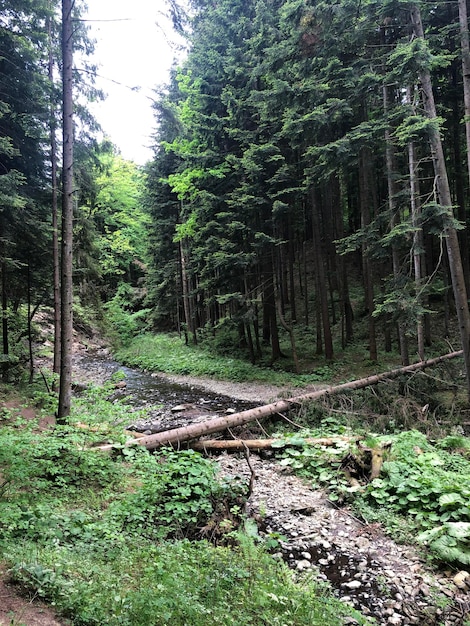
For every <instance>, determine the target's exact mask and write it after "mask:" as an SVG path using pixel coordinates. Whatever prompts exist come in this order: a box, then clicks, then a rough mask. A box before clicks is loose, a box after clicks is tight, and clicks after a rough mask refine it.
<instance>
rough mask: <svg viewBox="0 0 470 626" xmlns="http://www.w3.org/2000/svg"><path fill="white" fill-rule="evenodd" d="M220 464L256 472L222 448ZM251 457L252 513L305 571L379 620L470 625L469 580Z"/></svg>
mask: <svg viewBox="0 0 470 626" xmlns="http://www.w3.org/2000/svg"><path fill="white" fill-rule="evenodd" d="M218 463H219V466H220V470H221V473H222V474H223V475H225V476H244V477H245V478H246V480H247V481H248V480H249V477H250V476H251V470H250V468H249V467H248V465H247V462H246V460H245V459H244V458H240V457H237V456H234V455H228V454H222V455H220V456H219V457H218ZM250 463H251V465H252V468H253V470H254V472H255V476H256V477H255V480H254V488H253V493H252V496H251V499H250V502H249V512H250V513H251V514H252V515H254V516H256V517H257V518H260V519H261V520H262V527H263V529H264V530H263V532H264V533H265V534H266V535H268V536H269V535H273V534H274V535H275V536H277V537H279V536H280V535H281V536H283V537H284V538H285V539H281V541H280V548H281V549H280V551H279V552H278V554H277V556H278V557H279V558H284V559H285V560H286V561H287V563H288V564H289V565H290V566H291V567H292V568H293V569H294V570H296V571H297V572H299V574H300V575H305V574H307V573H308V572H312V573H314V574H315V575H316V576H318V577H319V578H320V579H322V580H325V581H328V582H329V583H330V584H331V585H332V587H333V588H334V590H335V593H336V594H337V595H338V596H339V597H340V598H341V599H342V600H343V601H344V602H348V603H350V604H352V605H353V606H354V607H355V608H357V609H358V610H360V611H361V613H363V614H364V615H368V616H370V617H373V618H375V619H376V620H377V622H378V623H379V624H397V625H403V626H404V625H408V624H418V625H431V624H436V625H437V624H440V625H443V626H451V625H455V626H457V625H459V626H463V625H464V624H469V623H470V621H468V620H470V586H466V585H463V588H462V589H459V588H458V587H457V586H456V585H455V583H454V582H453V575H449V574H448V575H445V574H442V575H439V574H436V573H435V572H432V571H431V570H430V569H428V568H427V567H426V565H425V563H424V561H423V559H422V558H421V557H420V555H419V554H418V552H417V551H416V550H415V549H414V548H413V547H411V546H401V545H398V544H397V543H395V542H394V541H392V540H391V539H390V538H388V537H387V536H386V535H385V534H384V533H383V532H382V530H381V529H380V527H379V526H377V525H374V524H365V523H362V522H361V521H360V520H358V519H357V518H356V517H355V516H354V515H352V514H351V512H350V511H348V509H338V508H336V507H335V506H334V505H333V504H332V503H330V502H329V501H328V499H327V498H326V497H325V494H324V493H323V492H322V491H318V490H312V489H310V488H309V486H308V485H307V484H305V483H304V482H303V481H302V480H301V479H299V478H297V477H296V476H293V475H291V474H288V473H286V472H285V470H284V468H283V467H282V466H281V465H279V464H278V463H276V462H275V461H272V460H262V459H260V458H259V457H258V456H257V455H254V454H252V455H251V457H250ZM467 580H468V582H469V585H470V578H469V579H467ZM351 623H353V622H351Z"/></svg>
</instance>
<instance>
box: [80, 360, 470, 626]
mask: <svg viewBox="0 0 470 626" xmlns="http://www.w3.org/2000/svg"><path fill="white" fill-rule="evenodd" d="M117 371H121V372H122V373H123V375H124V378H123V380H122V381H119V380H117V382H116V388H115V391H114V394H113V397H114V398H116V399H117V398H119V399H120V400H122V401H124V402H126V403H128V404H129V408H130V415H129V424H126V426H127V427H128V428H130V429H134V430H138V431H141V432H146V433H155V432H159V431H162V430H167V429H170V428H176V427H179V426H182V425H185V424H188V423H191V422H195V421H202V420H204V419H206V418H207V417H209V416H214V415H215V414H224V413H228V412H235V411H242V410H244V409H247V408H251V407H253V406H256V403H254V402H253V401H251V402H249V401H243V400H238V399H234V398H232V397H230V396H227V395H221V394H217V393H213V392H211V391H209V390H207V389H205V388H204V387H203V386H197V385H183V384H176V383H173V382H169V381H168V380H167V379H166V378H165V377H164V376H155V375H152V374H149V373H146V372H141V371H138V370H135V369H131V368H127V367H123V366H121V365H120V364H119V363H116V362H115V361H112V360H110V359H109V357H108V356H107V355H106V353H105V354H103V355H101V356H99V355H98V356H93V355H88V354H82V355H79V356H78V357H76V359H75V379H76V380H77V382H79V383H86V382H90V381H92V382H95V383H101V382H104V381H105V380H107V379H109V378H110V377H111V376H112V375H113V374H115V373H116V372H117ZM258 404H261V402H260V403H258ZM141 409H144V410H145V411H144V412H145V417H144V418H143V417H142V414H141V413H140V414H139V415H136V416H135V417H136V419H134V420H133V419H132V412H133V411H140V410H141ZM217 460H218V463H219V467H220V472H221V474H222V475H226V476H230V475H234V476H237V477H240V476H245V478H246V481H247V483H248V480H249V476H250V473H251V470H250V468H249V467H248V464H247V462H246V459H244V458H243V455H228V454H226V453H224V454H221V455H220V456H219V457H218V458H217ZM250 463H251V466H252V468H254V473H255V481H254V490H253V494H252V497H251V499H250V502H249V503H248V513H249V514H252V515H254V516H256V517H257V519H259V518H260V517H261V518H262V524H261V527H262V528H263V531H262V532H265V533H266V534H267V535H268V536H271V537H273V536H279V537H280V541H279V552H278V556H279V558H283V559H284V560H285V561H286V562H287V563H288V564H289V566H290V567H291V568H292V569H293V570H295V571H296V572H298V575H299V576H304V575H308V574H310V573H313V574H314V575H315V576H317V577H319V578H320V579H321V580H324V581H327V582H328V583H329V584H330V585H331V586H332V588H333V589H334V592H335V593H336V594H337V595H338V596H339V597H340V598H341V599H342V600H343V601H345V602H348V603H350V604H352V605H353V606H354V607H355V608H357V609H358V610H360V611H361V612H362V613H363V614H364V615H367V616H369V617H370V618H371V619H372V620H374V619H375V620H376V622H375V623H378V624H398V625H403V626H405V625H408V624H418V625H441V626H465V625H468V624H470V622H469V621H468V620H469V619H470V588H466V589H465V588H464V589H458V588H457V587H456V586H455V585H454V584H453V582H452V576H453V575H454V574H455V572H448V573H447V574H445V573H441V574H439V573H437V574H436V573H435V572H432V571H431V570H429V569H428V568H427V567H426V564H425V563H424V561H423V559H422V558H421V557H420V556H419V554H418V553H417V551H416V550H415V549H414V548H413V547H410V546H400V545H397V544H396V543H395V542H393V541H392V540H391V539H389V538H388V537H387V536H386V535H384V534H383V532H382V531H381V529H380V527H379V526H377V525H374V524H367V523H364V522H363V521H362V520H358V519H356V518H355V517H354V515H352V514H351V513H350V512H349V511H347V510H341V509H336V508H335V507H334V506H333V505H332V504H331V503H330V502H329V501H328V499H327V498H326V497H325V494H324V493H323V492H321V491H318V490H313V489H311V488H310V487H309V485H308V484H306V483H305V482H303V481H302V480H300V479H299V478H297V477H295V476H293V475H291V474H289V473H286V471H285V469H284V468H282V467H281V466H280V465H279V464H278V463H276V462H275V459H272V458H267V459H266V458H265V459H263V458H261V457H259V456H258V455H255V454H252V455H251V461H250ZM345 623H349V624H354V623H355V622H354V621H348V622H345Z"/></svg>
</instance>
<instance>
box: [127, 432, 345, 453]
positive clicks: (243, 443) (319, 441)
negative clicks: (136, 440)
mask: <svg viewBox="0 0 470 626" xmlns="http://www.w3.org/2000/svg"><path fill="white" fill-rule="evenodd" d="M132 434H133V433H132ZM356 440H357V437H342V436H338V437H336V436H333V437H306V438H305V439H303V442H304V443H306V444H308V445H309V446H315V445H316V446H334V445H336V444H337V443H338V442H340V441H351V442H353V441H356ZM279 441H282V440H281V439H204V440H203V441H195V442H194V443H191V444H190V447H191V448H192V449H193V450H201V451H202V452H205V451H207V450H231V451H232V452H237V451H240V452H243V451H244V450H246V448H248V449H249V450H268V449H270V448H272V447H273V444H276V443H278V442H279ZM274 447H276V446H274Z"/></svg>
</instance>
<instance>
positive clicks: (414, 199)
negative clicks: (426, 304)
mask: <svg viewBox="0 0 470 626" xmlns="http://www.w3.org/2000/svg"><path fill="white" fill-rule="evenodd" d="M407 99H408V103H409V104H410V105H411V106H413V96H412V90H411V87H408V88H407ZM408 168H409V173H410V207H411V221H412V224H413V226H414V228H415V231H414V234H413V268H414V279H415V294H416V300H417V304H418V306H421V304H422V296H421V290H422V282H423V260H422V257H423V251H424V241H423V229H422V227H421V200H420V197H419V179H418V165H417V159H416V146H415V144H414V142H413V141H410V142H409V144H408ZM416 336H417V341H418V356H419V358H420V359H421V360H422V361H423V360H424V320H423V315H422V314H419V315H418V316H417V324H416Z"/></svg>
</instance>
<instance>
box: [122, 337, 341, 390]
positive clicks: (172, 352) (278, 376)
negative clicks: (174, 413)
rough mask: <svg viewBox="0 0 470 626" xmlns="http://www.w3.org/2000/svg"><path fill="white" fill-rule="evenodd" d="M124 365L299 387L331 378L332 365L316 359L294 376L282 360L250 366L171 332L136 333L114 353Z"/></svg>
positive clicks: (149, 369)
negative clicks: (306, 371)
mask: <svg viewBox="0 0 470 626" xmlns="http://www.w3.org/2000/svg"><path fill="white" fill-rule="evenodd" d="M116 358H117V359H118V360H119V361H121V362H123V363H124V364H125V365H129V366H133V367H139V368H140V369H144V370H148V371H152V372H165V373H167V374H180V375H191V376H204V377H213V378H217V379H219V380H231V381H236V382H245V381H250V382H251V381H259V382H269V383H270V384H274V385H280V386H282V385H286V384H289V385H292V384H294V385H296V386H302V385H305V384H308V383H312V382H318V381H322V380H326V379H328V378H331V377H332V375H333V367H332V366H328V365H326V364H325V363H324V362H323V363H322V362H319V363H318V366H317V367H316V368H315V367H314V368H312V369H311V371H310V372H309V373H306V374H301V375H297V374H294V373H292V372H289V371H283V370H281V366H282V365H283V364H285V363H282V362H281V363H280V364H276V365H275V366H274V367H262V366H257V365H252V364H251V363H249V362H247V361H246V360H243V359H241V358H235V357H230V356H223V355H220V354H216V353H214V352H211V351H210V350H209V349H206V348H205V347H204V344H203V345H202V346H195V345H192V344H190V345H185V343H184V341H183V339H182V338H181V337H179V336H178V335H176V334H174V335H171V334H158V335H150V334H147V335H139V336H137V337H135V338H134V339H133V340H132V342H131V343H130V344H129V345H128V346H127V347H125V348H121V349H120V350H118V351H117V353H116Z"/></svg>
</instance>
